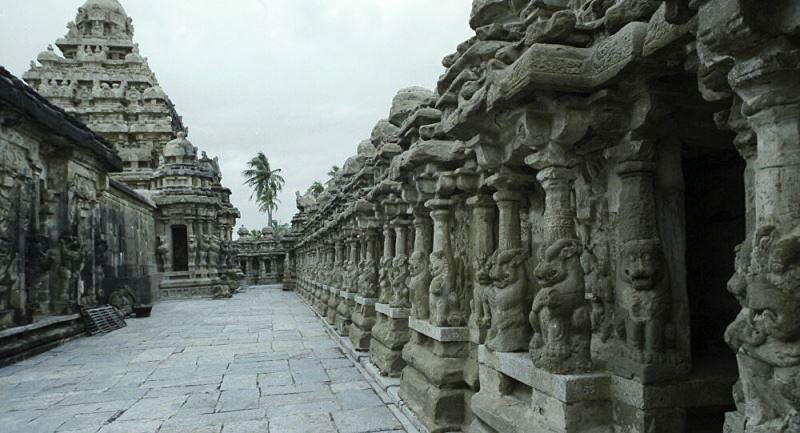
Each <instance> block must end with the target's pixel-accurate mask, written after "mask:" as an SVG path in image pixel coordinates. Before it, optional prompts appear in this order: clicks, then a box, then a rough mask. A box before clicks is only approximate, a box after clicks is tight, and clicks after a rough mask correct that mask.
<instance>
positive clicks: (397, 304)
mask: <svg viewBox="0 0 800 433" xmlns="http://www.w3.org/2000/svg"><path fill="white" fill-rule="evenodd" d="M392 225H393V226H394V228H395V234H396V236H395V242H394V260H393V262H392V263H391V270H392V272H391V275H390V278H391V285H390V287H391V288H392V297H391V302H390V305H391V306H392V307H393V308H409V307H410V306H411V303H410V298H409V282H410V274H409V270H408V266H409V265H408V254H407V253H406V247H407V245H408V229H409V225H410V223H409V222H408V221H406V220H402V219H395V220H394V221H392Z"/></svg>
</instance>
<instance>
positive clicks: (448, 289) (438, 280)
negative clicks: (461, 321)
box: [429, 251, 457, 326]
mask: <svg viewBox="0 0 800 433" xmlns="http://www.w3.org/2000/svg"><path fill="white" fill-rule="evenodd" d="M430 260H431V262H430V266H431V284H430V294H429V297H430V298H429V303H430V310H429V313H430V322H431V323H432V324H434V325H436V326H448V325H449V324H450V322H451V321H450V320H449V319H450V315H451V313H453V312H454V310H457V308H456V309H454V308H453V307H454V303H453V299H452V297H451V295H452V294H454V293H455V274H454V266H453V260H452V258H450V257H447V255H446V254H445V252H444V251H436V252H434V253H432V254H431V258H430ZM456 312H457V311H456Z"/></svg>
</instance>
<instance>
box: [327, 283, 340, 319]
mask: <svg viewBox="0 0 800 433" xmlns="http://www.w3.org/2000/svg"><path fill="white" fill-rule="evenodd" d="M330 292H331V294H330V296H329V297H328V312H327V314H326V315H325V320H326V321H327V322H328V323H329V324H331V325H333V324H335V323H336V309H337V308H339V302H340V300H341V299H342V298H341V296H340V295H339V293H340V291H339V289H337V288H335V287H332V286H330Z"/></svg>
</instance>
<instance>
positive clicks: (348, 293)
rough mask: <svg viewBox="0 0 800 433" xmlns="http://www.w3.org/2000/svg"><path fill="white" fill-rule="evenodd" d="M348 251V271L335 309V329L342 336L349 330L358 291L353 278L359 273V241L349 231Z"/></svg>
mask: <svg viewBox="0 0 800 433" xmlns="http://www.w3.org/2000/svg"><path fill="white" fill-rule="evenodd" d="M347 245H348V251H349V253H350V260H349V266H348V272H347V274H346V277H345V278H344V279H343V284H342V286H343V287H342V288H341V289H340V295H341V296H340V299H339V306H338V308H337V309H336V318H335V323H336V330H337V331H338V332H339V334H340V335H342V336H347V335H348V334H349V332H350V323H351V321H350V316H351V315H352V313H353V308H354V305H355V296H356V292H357V291H358V285H357V284H356V283H355V281H354V279H356V278H358V275H359V241H358V237H357V236H356V234H355V233H351V234H350V237H349V238H348V239H347Z"/></svg>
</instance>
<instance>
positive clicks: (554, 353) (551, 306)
mask: <svg viewBox="0 0 800 433" xmlns="http://www.w3.org/2000/svg"><path fill="white" fill-rule="evenodd" d="M581 251H582V246H581V244H580V242H579V241H578V240H575V239H560V240H557V241H555V242H553V243H552V244H551V245H550V246H549V247H547V249H546V250H545V252H544V256H543V257H542V261H541V262H540V263H539V265H538V266H537V267H536V270H535V272H534V274H535V276H536V280H537V282H538V283H539V286H540V289H539V292H538V293H537V294H536V296H535V298H534V300H533V307H532V309H531V314H530V323H531V326H532V327H533V332H534V335H533V338H532V339H531V344H530V348H531V355H532V357H533V361H534V364H535V365H536V366H537V367H539V368H542V369H545V370H547V371H550V372H552V373H557V374H566V373H573V372H580V371H586V370H588V369H589V368H590V366H591V357H590V352H589V344H590V340H591V323H590V320H589V310H588V308H587V306H586V301H585V296H584V281H583V269H582V268H581V264H580V255H581Z"/></svg>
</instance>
